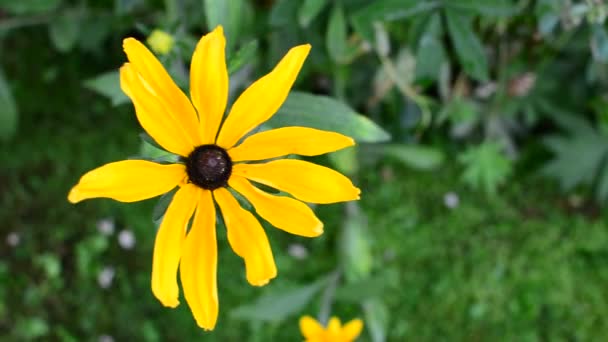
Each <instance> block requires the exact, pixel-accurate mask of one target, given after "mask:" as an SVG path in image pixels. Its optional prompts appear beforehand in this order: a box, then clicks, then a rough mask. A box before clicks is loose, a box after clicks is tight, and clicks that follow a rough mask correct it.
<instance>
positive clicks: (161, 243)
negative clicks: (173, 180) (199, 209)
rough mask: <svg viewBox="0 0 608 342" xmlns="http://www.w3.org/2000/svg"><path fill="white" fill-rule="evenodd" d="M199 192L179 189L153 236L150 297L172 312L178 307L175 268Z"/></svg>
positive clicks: (184, 188)
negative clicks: (151, 295) (172, 309)
mask: <svg viewBox="0 0 608 342" xmlns="http://www.w3.org/2000/svg"><path fill="white" fill-rule="evenodd" d="M200 191H201V189H200V188H198V187H196V186H194V185H192V184H186V185H185V186H183V187H182V188H181V189H179V190H178V191H177V192H176V193H175V196H174V197H173V200H172V201H171V204H169V207H168V208H167V212H166V213H165V217H164V218H163V222H162V223H161V224H160V228H158V232H157V233H156V241H155V242H154V257H153V258H152V293H154V296H156V298H158V300H160V302H161V303H163V305H164V306H168V307H172V308H174V307H176V306H177V305H178V304H179V300H178V296H179V288H178V287H177V268H178V266H179V260H180V257H181V255H182V249H183V245H184V240H185V238H186V226H187V225H188V221H190V217H191V216H192V213H193V212H194V208H195V207H196V204H197V201H198V199H199V197H200Z"/></svg>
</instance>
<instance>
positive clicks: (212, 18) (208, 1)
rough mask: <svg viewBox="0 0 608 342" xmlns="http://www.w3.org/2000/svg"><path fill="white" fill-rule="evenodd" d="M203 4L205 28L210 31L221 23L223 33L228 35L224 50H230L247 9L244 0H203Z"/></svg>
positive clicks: (238, 33) (238, 34)
mask: <svg viewBox="0 0 608 342" xmlns="http://www.w3.org/2000/svg"><path fill="white" fill-rule="evenodd" d="M204 6H205V18H206V20H207V29H208V30H209V31H211V30H213V29H215V28H216V27H217V26H218V25H222V26H223V28H224V34H225V35H226V37H228V39H226V45H227V47H226V50H227V51H231V50H232V49H231V47H232V46H233V45H234V44H235V43H236V42H237V41H238V39H239V36H240V33H241V30H242V28H243V27H242V24H243V19H244V18H243V14H244V13H245V12H246V11H247V10H248V7H247V4H246V3H245V0H230V1H218V0H204Z"/></svg>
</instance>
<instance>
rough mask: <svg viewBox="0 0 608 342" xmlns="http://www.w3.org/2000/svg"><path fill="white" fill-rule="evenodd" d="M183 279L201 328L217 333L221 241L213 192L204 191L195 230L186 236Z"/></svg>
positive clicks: (194, 222)
mask: <svg viewBox="0 0 608 342" xmlns="http://www.w3.org/2000/svg"><path fill="white" fill-rule="evenodd" d="M179 269H180V276H181V280H182V286H183V288H184V297H186V301H187V302H188V306H190V310H191V311H192V315H194V318H195V319H196V322H197V324H198V326H199V327H201V328H203V329H205V330H213V328H214V327H215V323H216V321H217V314H218V311H219V302H218V297H217V239H216V234H215V205H214V204H213V199H212V197H211V191H208V190H202V191H201V197H200V199H199V202H198V207H197V209H196V214H194V221H193V222H192V228H190V232H189V233H188V236H187V237H186V242H185V245H184V251H183V254H182V260H181V264H180V267H179Z"/></svg>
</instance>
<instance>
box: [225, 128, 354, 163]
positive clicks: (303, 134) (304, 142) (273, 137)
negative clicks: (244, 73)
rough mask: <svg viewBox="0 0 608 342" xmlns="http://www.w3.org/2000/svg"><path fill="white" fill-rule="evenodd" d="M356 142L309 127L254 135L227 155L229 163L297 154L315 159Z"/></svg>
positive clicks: (280, 129) (343, 136)
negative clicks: (314, 157) (229, 159)
mask: <svg viewBox="0 0 608 342" xmlns="http://www.w3.org/2000/svg"><path fill="white" fill-rule="evenodd" d="M354 144H355V141H354V140H353V139H351V138H349V137H347V136H345V135H342V134H339V133H335V132H329V131H321V130H318V129H314V128H308V127H284V128H277V129H272V130H270V131H265V132H261V133H257V134H254V135H252V136H250V137H248V138H246V139H245V140H244V141H243V142H242V143H241V144H240V145H238V146H236V147H234V148H232V149H230V150H229V151H228V153H229V154H230V158H232V161H235V162H237V161H243V160H262V159H270V158H276V157H281V156H285V155H288V154H299V155H303V156H316V155H319V154H323V153H328V152H333V151H337V150H340V149H343V148H345V147H348V146H353V145H354Z"/></svg>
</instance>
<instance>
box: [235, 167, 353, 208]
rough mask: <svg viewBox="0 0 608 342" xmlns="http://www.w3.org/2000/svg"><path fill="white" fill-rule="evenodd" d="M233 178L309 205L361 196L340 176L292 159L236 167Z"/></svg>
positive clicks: (323, 168) (337, 173) (332, 171)
mask: <svg viewBox="0 0 608 342" xmlns="http://www.w3.org/2000/svg"><path fill="white" fill-rule="evenodd" d="M232 174H233V175H238V176H243V177H245V178H248V179H250V180H253V181H255V182H258V183H262V184H266V185H268V186H271V187H273V188H276V189H279V190H282V191H285V192H288V193H290V194H291V195H292V196H294V197H295V198H297V199H299V200H301V201H304V202H311V203H336V202H343V201H352V200H357V199H359V194H360V192H361V191H360V190H359V189H357V188H356V187H355V186H354V185H353V183H352V182H351V181H350V179H348V178H347V177H345V176H343V175H342V174H340V173H339V172H336V171H334V170H332V169H330V168H327V167H324V166H320V165H316V164H313V163H309V162H305V161H301V160H295V159H280V160H273V161H271V162H268V163H264V164H236V165H234V166H233V168H232Z"/></svg>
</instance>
